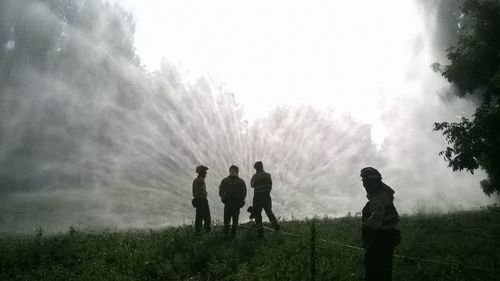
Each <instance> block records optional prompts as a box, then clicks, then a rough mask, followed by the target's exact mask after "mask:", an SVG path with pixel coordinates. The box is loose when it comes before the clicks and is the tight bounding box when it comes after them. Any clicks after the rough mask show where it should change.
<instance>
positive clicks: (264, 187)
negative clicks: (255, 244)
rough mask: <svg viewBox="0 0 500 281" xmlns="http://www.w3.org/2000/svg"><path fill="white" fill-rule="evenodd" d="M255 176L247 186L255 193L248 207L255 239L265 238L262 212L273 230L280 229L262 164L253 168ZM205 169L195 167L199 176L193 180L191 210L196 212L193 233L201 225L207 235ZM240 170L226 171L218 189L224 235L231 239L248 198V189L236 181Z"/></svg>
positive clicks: (208, 216) (267, 174)
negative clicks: (254, 225)
mask: <svg viewBox="0 0 500 281" xmlns="http://www.w3.org/2000/svg"><path fill="white" fill-rule="evenodd" d="M254 168H255V171H256V172H255V174H254V175H253V176H252V179H251V180H250V186H251V187H252V188H253V189H254V196H253V202H252V204H253V206H251V207H249V209H248V210H249V212H250V217H251V218H255V224H256V226H257V237H259V238H262V237H263V236H264V231H263V225H262V210H264V211H265V212H266V214H267V216H268V218H269V220H270V221H271V223H272V225H273V227H274V229H275V230H279V228H280V226H279V223H278V220H277V219H276V216H275V215H274V213H273V211H272V201H271V190H272V185H273V182H272V179H271V175H270V174H269V173H267V172H266V171H264V165H263V164H262V162H261V161H257V162H255V164H254ZM207 171H208V167H206V166H203V165H200V166H198V167H196V173H197V174H198V176H197V177H196V178H195V179H194V180H193V200H192V204H193V207H195V208H196V217H195V231H196V232H201V229H202V225H203V226H204V228H205V231H206V232H210V227H211V216H210V207H209V205H208V199H207V188H206V185H205V178H206V176H207ZM238 174H239V168H238V166H236V165H231V166H230V167H229V176H227V177H226V178H224V179H222V181H221V183H220V185H219V196H220V198H221V200H222V203H223V204H224V234H225V236H226V237H228V236H229V231H230V230H231V237H232V238H234V237H235V235H236V230H237V229H238V221H239V216H240V209H241V208H242V207H243V206H245V199H246V196H247V187H246V184H245V181H244V180H243V179H242V178H240V177H239V175H238Z"/></svg>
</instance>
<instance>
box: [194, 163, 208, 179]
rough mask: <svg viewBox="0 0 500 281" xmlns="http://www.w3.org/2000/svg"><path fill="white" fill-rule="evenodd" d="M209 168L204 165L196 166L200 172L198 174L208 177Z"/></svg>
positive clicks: (197, 171)
mask: <svg viewBox="0 0 500 281" xmlns="http://www.w3.org/2000/svg"><path fill="white" fill-rule="evenodd" d="M207 170H208V167H206V166H203V165H199V166H198V167H196V173H198V175H199V176H200V177H206V176H207Z"/></svg>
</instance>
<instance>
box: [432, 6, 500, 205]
mask: <svg viewBox="0 0 500 281" xmlns="http://www.w3.org/2000/svg"><path fill="white" fill-rule="evenodd" d="M457 14H458V15H460V18H462V20H461V22H459V24H458V26H459V29H458V30H457V32H456V42H455V43H454V44H453V45H452V46H451V47H450V48H448V49H447V51H446V53H447V57H448V60H449V64H448V65H445V66H444V67H441V65H440V64H439V63H436V64H434V65H433V68H434V69H435V70H437V71H440V72H441V74H442V75H443V77H444V78H446V79H447V80H448V81H449V82H450V83H453V84H454V85H455V86H456V90H457V91H456V92H455V94H456V95H457V96H459V97H466V96H468V95H471V96H473V97H474V98H475V99H476V100H478V101H481V105H480V106H479V107H478V108H477V109H476V113H474V115H473V119H472V120H469V119H468V118H465V117H462V119H461V120H460V122H452V123H448V122H440V123H435V124H434V130H435V131H443V135H444V136H445V137H446V140H447V141H448V145H449V146H448V147H446V149H445V150H443V151H442V152H441V153H440V154H441V155H442V156H443V157H444V159H445V160H446V161H447V162H448V165H449V166H450V167H451V168H452V169H453V171H457V170H459V171H461V170H467V171H470V172H471V173H474V171H475V170H478V169H483V170H484V171H486V173H487V175H488V178H487V179H485V180H483V181H481V188H482V189H483V191H484V193H485V194H486V195H488V196H490V195H492V194H500V160H499V159H500V126H498V123H499V122H500V98H499V97H500V56H499V53H500V36H498V30H499V28H500V2H499V1H496V0H466V1H464V2H463V4H462V5H461V7H460V9H459V11H458V12H457Z"/></svg>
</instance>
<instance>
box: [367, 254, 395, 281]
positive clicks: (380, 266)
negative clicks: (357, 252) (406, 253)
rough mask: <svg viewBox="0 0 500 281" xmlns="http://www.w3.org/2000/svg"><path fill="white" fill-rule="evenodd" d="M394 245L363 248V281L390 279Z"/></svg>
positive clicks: (386, 280) (384, 280) (389, 280)
mask: <svg viewBox="0 0 500 281" xmlns="http://www.w3.org/2000/svg"><path fill="white" fill-rule="evenodd" d="M393 254H394V247H385V248H384V247H377V248H367V249H365V268H366V272H365V281H391V280H392V255H393Z"/></svg>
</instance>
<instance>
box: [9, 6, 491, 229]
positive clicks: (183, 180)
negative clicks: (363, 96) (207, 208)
mask: <svg viewBox="0 0 500 281" xmlns="http://www.w3.org/2000/svg"><path fill="white" fill-rule="evenodd" d="M0 22H1V30H0V45H1V46H3V49H2V50H1V52H0V63H1V66H2V67H1V72H0V82H1V83H0V87H1V89H0V90H1V92H0V118H1V120H2V122H1V125H0V193H1V196H0V201H1V202H0V230H1V231H31V230H32V229H33V228H35V227H38V226H41V227H44V228H46V229H48V230H49V231H57V230H61V229H66V228H67V227H68V226H69V225H74V226H82V227H118V228H127V227H160V226H165V225H175V224H179V223H190V221H191V220H192V215H193V210H192V207H191V206H190V198H191V182H192V179H193V178H194V176H195V174H194V168H195V166H196V165H198V164H200V163H202V164H205V165H208V166H209V167H210V170H209V175H208V178H207V186H208V190H209V200H210V202H211V207H212V210H213V213H214V218H217V216H220V214H221V212H222V204H221V203H219V202H220V201H219V199H218V196H217V187H218V183H219V182H220V180H221V179H222V178H223V177H225V176H226V175H227V174H228V172H227V169H228V167H229V165H231V164H237V165H239V166H240V171H241V176H242V177H243V179H245V180H247V181H248V180H249V178H250V176H251V174H252V172H253V170H252V168H251V167H252V165H253V162H254V161H257V160H262V161H263V162H264V165H265V168H266V169H267V170H268V171H269V172H270V173H271V174H272V175H273V181H274V189H273V198H274V208H275V211H276V213H277V214H278V215H279V216H282V217H292V216H294V217H298V218H302V217H306V216H314V215H324V214H328V215H344V214H346V213H347V212H348V211H351V212H356V211H358V210H359V209H360V207H361V206H362V204H363V202H364V198H363V196H364V195H363V190H362V187H361V185H360V182H359V175H358V171H359V169H360V168H362V167H363V166H367V165H372V166H376V167H377V168H379V169H380V170H381V171H382V173H383V176H384V179H385V180H386V182H387V183H388V184H389V185H391V186H392V187H394V189H396V191H397V195H396V196H397V201H396V204H397V205H398V207H400V209H401V210H403V211H406V212H411V211H415V206H423V207H426V208H438V209H440V210H448V209H449V208H454V207H465V208H470V207H474V206H478V205H480V204H483V203H485V202H486V201H485V199H484V197H483V195H482V194H481V191H480V189H479V188H478V187H477V186H478V180H479V179H480V175H479V176H469V175H466V174H454V173H452V172H451V171H449V169H447V168H446V167H445V164H444V163H443V162H442V161H441V159H440V158H439V157H438V156H437V153H438V151H439V150H440V149H441V148H442V147H443V146H444V141H443V139H442V137H441V136H438V135H436V134H434V133H433V132H432V131H431V124H432V122H434V121H436V120H442V119H446V118H448V119H450V118H453V117H454V115H455V114H456V113H457V112H460V113H463V112H465V113H467V112H470V111H471V108H472V105H471V104H469V103H467V102H463V101H456V100H452V101H448V102H444V101H443V100H442V99H441V98H440V97H439V95H436V94H435V93H436V92H439V91H444V90H445V89H446V87H447V85H446V84H444V82H443V81H441V80H440V78H439V77H437V76H436V75H435V74H433V73H432V72H431V71H430V70H429V67H428V64H426V63H427V60H426V59H425V58H426V56H428V55H429V52H430V51H429V50H428V49H425V46H428V45H429V44H431V43H430V40H431V38H430V37H429V36H424V37H419V38H420V39H419V40H420V41H419V44H421V46H424V47H423V48H422V49H423V50H424V51H422V52H415V54H414V59H413V60H412V62H413V63H414V64H413V66H412V69H413V70H412V71H411V73H409V74H408V75H407V76H406V77H405V81H406V82H405V84H404V87H402V88H397V89H393V88H391V87H386V88H384V91H386V92H387V93H389V92H390V93H391V94H390V95H382V99H381V100H380V101H379V103H378V105H377V106H379V107H380V116H379V118H380V120H379V122H380V123H381V124H382V126H383V128H384V131H385V134H386V138H385V141H384V142H383V143H382V144H381V146H380V147H377V146H376V145H375V144H373V143H372V139H371V129H372V127H371V125H370V124H367V123H365V122H361V121H359V120H358V119H356V118H353V117H352V116H350V115H349V114H346V113H345V112H344V111H341V110H335V109H324V108H318V107H315V106H309V105H302V106H281V107H278V108H276V109H275V110H273V111H272V112H270V113H269V115H267V116H266V117H263V118H258V119H256V120H253V121H252V122H248V121H246V120H245V117H244V109H243V107H242V106H241V105H239V104H238V103H237V93H236V94H234V93H232V92H231V91H229V90H228V89H227V87H225V86H222V85H221V83H220V82H218V81H216V80H214V79H211V78H206V77H205V78H203V77H202V78H199V79H197V80H194V81H191V82H186V81H185V80H184V79H183V77H182V75H181V74H180V73H179V72H178V71H177V69H176V68H175V67H173V66H171V65H169V64H168V63H164V64H163V65H162V66H161V67H160V69H159V70H158V71H155V72H148V71H146V70H145V69H144V68H143V67H141V65H140V59H139V57H138V56H137V55H136V52H135V50H134V44H133V42H134V41H133V31H134V23H133V19H132V18H131V17H130V15H129V14H128V13H127V12H126V11H125V10H123V9H122V8H120V7H119V6H117V5H112V4H103V3H101V2H100V1H98V0H89V1H84V2H77V1H75V2H73V1H62V2H61V1H49V0H47V1H34V0H33V1H28V0H23V1H13V0H7V1H2V2H1V7H0ZM255 83H258V81H256V82H255ZM402 93H404V95H402ZM384 97H390V99H389V98H384Z"/></svg>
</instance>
